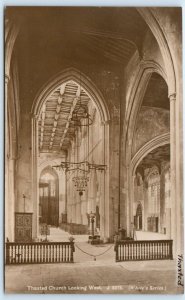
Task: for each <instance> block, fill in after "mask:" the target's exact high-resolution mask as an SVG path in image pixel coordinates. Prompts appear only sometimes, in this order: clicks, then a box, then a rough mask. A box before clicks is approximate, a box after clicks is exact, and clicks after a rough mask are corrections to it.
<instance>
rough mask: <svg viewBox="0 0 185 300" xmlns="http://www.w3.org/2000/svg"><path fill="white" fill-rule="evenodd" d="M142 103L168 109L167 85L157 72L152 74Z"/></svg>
mask: <svg viewBox="0 0 185 300" xmlns="http://www.w3.org/2000/svg"><path fill="white" fill-rule="evenodd" d="M142 105H143V106H149V107H158V108H163V109H167V110H170V101H169V98H168V86H167V84H166V82H165V80H164V79H163V78H162V77H161V76H160V75H159V74H157V73H153V74H152V76H151V78H150V81H149V83H148V86H147V90H146V93H145V95H144V99H143V103H142Z"/></svg>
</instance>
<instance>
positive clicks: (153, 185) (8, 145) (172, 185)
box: [4, 7, 183, 258]
mask: <svg viewBox="0 0 185 300" xmlns="http://www.w3.org/2000/svg"><path fill="white" fill-rule="evenodd" d="M4 22H5V36H4V38H5V68H4V69H5V205H4V206H5V242H12V243H15V242H29V241H32V242H39V240H40V236H41V233H42V230H44V226H46V227H47V230H48V227H49V228H51V229H52V228H58V229H61V230H64V231H66V232H69V233H72V234H73V235H74V236H75V234H78V235H80V234H82V235H83V234H84V235H89V234H90V235H93V236H94V235H96V236H98V237H100V240H101V241H102V243H112V242H114V239H115V236H116V235H119V234H122V237H125V238H126V239H134V237H135V235H136V236H137V239H138V240H139V239H141V240H142V239H145V240H172V241H173V256H174V258H175V257H177V255H180V254H182V253H183V165H182V161H183V141H182V136H183V134H182V103H183V99H182V57H181V56H182V53H181V52H182V36H181V33H182V28H181V27H182V24H181V9H180V8H165V7H164V8H162V7H161V8H157V7H151V8H142V7H139V8H131V7H130V8H129V7H7V8H6V10H5V20H4ZM23 223H24V225H23ZM47 230H46V231H47Z"/></svg>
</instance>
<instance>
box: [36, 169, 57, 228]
mask: <svg viewBox="0 0 185 300" xmlns="http://www.w3.org/2000/svg"><path fill="white" fill-rule="evenodd" d="M58 181H59V180H58V175H57V174H56V172H55V171H54V170H52V168H49V167H48V168H46V169H44V170H43V171H42V173H41V176H40V179H39V224H40V225H41V224H47V225H51V226H56V227H58V226H59V191H58V190H59V189H58V186H59V182H58Z"/></svg>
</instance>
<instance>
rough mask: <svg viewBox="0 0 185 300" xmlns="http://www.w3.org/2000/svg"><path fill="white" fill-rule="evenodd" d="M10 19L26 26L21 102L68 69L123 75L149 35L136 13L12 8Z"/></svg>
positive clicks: (20, 49)
mask: <svg viewBox="0 0 185 300" xmlns="http://www.w3.org/2000/svg"><path fill="white" fill-rule="evenodd" d="M8 16H11V18H12V19H16V20H19V21H20V23H21V26H20V32H19V35H18V38H17V40H16V44H15V49H14V54H15V56H16V58H18V64H19V70H20V73H21V78H20V86H21V91H20V98H21V101H24V99H25V98H28V96H29V95H30V97H31V98H34V96H35V95H36V93H37V92H38V90H39V89H40V88H41V86H42V85H43V84H45V82H47V80H49V79H50V78H51V77H52V76H54V75H55V74H56V73H57V72H59V71H60V70H61V69H62V68H65V67H66V68H67V67H71V66H73V67H75V68H77V69H83V67H84V68H86V70H87V69H88V70H87V71H89V72H90V70H91V69H93V70H94V69H101V70H104V69H106V70H114V71H115V72H117V73H119V72H120V71H123V69H124V67H125V66H126V65H127V64H128V62H129V60H130V58H131V57H132V56H133V54H134V53H135V52H136V51H138V52H141V48H142V42H143V38H144V36H145V32H146V30H149V29H147V25H146V24H145V22H144V21H143V19H142V17H141V16H140V15H139V13H138V12H137V10H136V9H135V8H123V7H122V8H120V7H117V8H116V7H9V8H7V17H8Z"/></svg>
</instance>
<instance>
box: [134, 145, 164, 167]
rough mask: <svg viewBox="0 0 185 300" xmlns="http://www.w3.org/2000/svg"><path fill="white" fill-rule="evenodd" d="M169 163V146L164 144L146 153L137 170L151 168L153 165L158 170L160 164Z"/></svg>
mask: <svg viewBox="0 0 185 300" xmlns="http://www.w3.org/2000/svg"><path fill="white" fill-rule="evenodd" d="M169 161H170V144H166V145H164V146H160V147H158V148H156V149H154V150H152V151H151V152H150V153H148V154H147V155H146V156H145V157H144V158H143V159H142V161H141V162H140V164H139V166H138V170H141V169H143V170H144V169H146V168H151V167H153V166H155V165H156V166H158V167H159V168H160V164H161V163H162V162H169Z"/></svg>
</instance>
